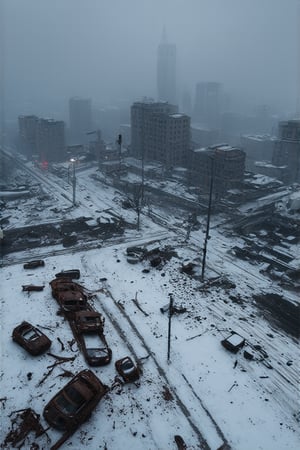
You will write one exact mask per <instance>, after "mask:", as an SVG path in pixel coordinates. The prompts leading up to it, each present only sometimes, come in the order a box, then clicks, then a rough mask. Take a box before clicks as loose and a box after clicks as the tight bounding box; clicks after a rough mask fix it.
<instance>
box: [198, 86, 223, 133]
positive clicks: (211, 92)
mask: <svg viewBox="0 0 300 450" xmlns="http://www.w3.org/2000/svg"><path fill="white" fill-rule="evenodd" d="M221 102H222V85H221V83H217V82H215V81H208V82H201V83H197V85H196V95H195V104H194V114H193V119H194V121H196V122H197V123H199V124H202V125H205V126H207V127H209V128H219V126H220V113H221Z"/></svg>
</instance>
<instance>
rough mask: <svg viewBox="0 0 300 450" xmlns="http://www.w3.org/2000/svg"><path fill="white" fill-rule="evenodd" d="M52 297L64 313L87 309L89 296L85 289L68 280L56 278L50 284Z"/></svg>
mask: <svg viewBox="0 0 300 450" xmlns="http://www.w3.org/2000/svg"><path fill="white" fill-rule="evenodd" d="M50 285H51V288H52V295H53V297H54V298H55V299H56V300H57V302H58V303H59V305H60V307H61V309H62V311H63V312H65V313H68V312H74V311H80V310H84V309H86V305H87V300H88V299H87V295H86V294H85V293H84V288H83V287H82V286H80V285H79V284H77V283H75V282H74V281H71V280H70V279H66V278H56V279H54V280H52V281H51V282H50Z"/></svg>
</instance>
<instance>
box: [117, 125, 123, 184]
mask: <svg viewBox="0 0 300 450" xmlns="http://www.w3.org/2000/svg"><path fill="white" fill-rule="evenodd" d="M117 144H118V146H119V171H118V172H119V179H120V178H121V161H122V135H121V134H119V135H118V139H117Z"/></svg>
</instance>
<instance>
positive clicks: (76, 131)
mask: <svg viewBox="0 0 300 450" xmlns="http://www.w3.org/2000/svg"><path fill="white" fill-rule="evenodd" d="M69 118H70V135H71V141H72V142H73V143H76V144H82V143H85V142H87V141H88V138H87V135H86V133H87V132H88V131H91V130H92V102H91V99H89V98H80V97H72V98H70V100H69Z"/></svg>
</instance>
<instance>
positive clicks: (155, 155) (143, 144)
mask: <svg viewBox="0 0 300 450" xmlns="http://www.w3.org/2000/svg"><path fill="white" fill-rule="evenodd" d="M189 148H190V117H189V116H187V115H185V114H179V113H178V112H177V106H175V105H171V104H169V103H167V102H151V101H145V102H136V103H134V104H133V105H132V107H131V151H130V153H131V156H134V157H135V158H139V159H144V160H145V161H160V162H161V163H162V164H164V165H165V167H167V168H170V167H174V166H181V165H186V160H187V154H188V151H189Z"/></svg>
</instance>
